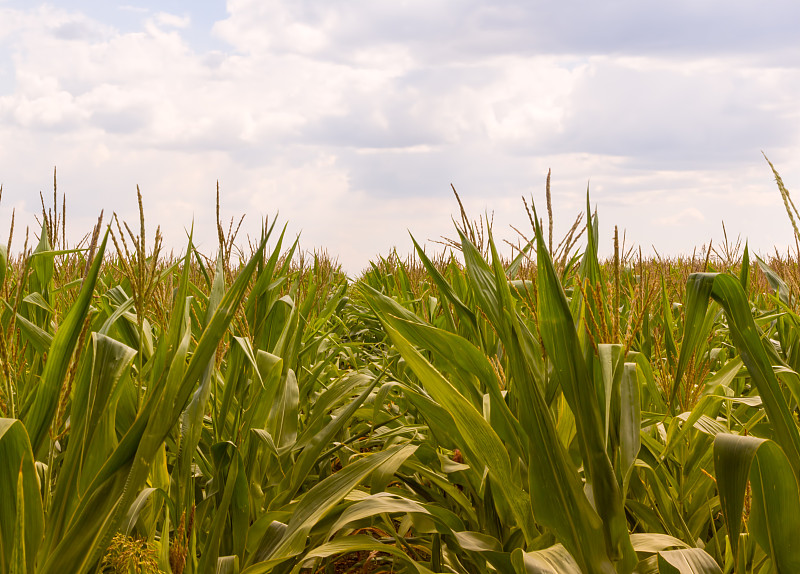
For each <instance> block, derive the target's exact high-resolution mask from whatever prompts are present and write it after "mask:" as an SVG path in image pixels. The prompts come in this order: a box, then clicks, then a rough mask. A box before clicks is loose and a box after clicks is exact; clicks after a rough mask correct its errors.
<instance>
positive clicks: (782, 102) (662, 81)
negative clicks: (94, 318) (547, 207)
mask: <svg viewBox="0 0 800 574" xmlns="http://www.w3.org/2000/svg"><path fill="white" fill-rule="evenodd" d="M531 6H534V8H531ZM582 6H583V8H582V10H581V11H580V14H581V16H580V17H579V18H577V19H575V20H574V21H573V20H570V25H569V26H567V25H566V24H565V23H564V22H565V20H564V18H566V13H567V12H566V8H554V7H553V5H550V6H545V5H537V4H535V3H534V4H528V3H522V2H511V1H505V2H502V3H500V4H488V3H485V2H477V1H474V0H469V1H467V2H458V3H456V2H454V1H451V0H437V1H434V2H422V1H421V0H415V1H413V2H403V3H376V2H372V1H363V2H349V1H348V2H338V1H331V2H311V1H297V2H286V1H279V0H270V1H269V2H259V1H254V0H231V1H229V2H228V17H227V18H226V19H225V20H221V21H219V22H217V23H216V24H215V25H214V28H213V34H214V35H215V36H216V38H217V39H219V40H221V41H222V42H224V49H218V50H213V51H197V49H196V48H194V47H193V44H190V43H189V42H188V41H187V38H188V36H189V34H190V33H195V32H196V31H194V30H193V28H194V27H195V26H196V24H195V23H196V22H197V21H198V20H199V19H198V17H197V13H196V12H191V13H187V14H182V15H174V14H166V13H155V14H154V15H151V16H148V17H145V18H143V20H142V22H141V25H140V27H139V28H138V29H136V30H135V31H134V32H123V31H121V30H119V29H116V28H114V27H113V26H111V25H110V24H108V23H106V22H101V21H97V20H95V19H92V18H90V17H88V16H86V15H84V14H81V13H79V12H77V11H74V10H69V9H65V8H55V7H52V6H43V7H38V8H33V9H25V10H22V9H10V8H0V48H3V49H4V50H5V52H6V53H7V54H11V59H9V60H8V63H7V64H6V63H4V61H3V60H0V78H13V82H10V83H6V84H5V85H4V86H0V126H2V128H3V134H4V139H5V140H6V141H7V142H9V141H10V142H13V145H5V144H4V145H3V146H0V181H3V182H4V196H5V197H4V198H3V204H2V205H0V217H6V218H7V217H9V214H10V211H9V210H10V207H11V205H12V204H13V205H16V206H17V207H18V208H19V209H20V213H22V212H26V213H28V215H30V214H31V213H32V212H33V211H36V209H37V208H36V205H37V203H38V197H37V192H38V191H39V189H44V190H46V189H47V188H48V187H49V185H50V183H49V179H50V177H51V170H52V166H53V165H56V164H57V165H58V166H59V174H60V181H61V189H65V190H67V192H68V196H69V202H70V205H69V206H68V210H71V213H72V214H74V215H73V216H72V219H71V221H73V222H74V225H75V226H76V227H78V229H76V231H75V233H76V234H80V235H82V233H83V231H84V228H85V227H88V226H90V225H91V223H92V221H93V219H94V218H95V217H96V213H97V212H98V211H99V210H100V209H101V208H106V209H107V210H117V211H119V212H120V213H121V215H123V216H126V217H131V218H133V217H135V208H136V205H135V199H134V198H135V196H134V193H135V185H136V184H137V183H138V184H140V185H141V188H142V192H143V194H144V197H145V207H146V209H147V210H148V221H151V222H153V224H154V225H155V222H159V223H161V224H162V226H163V227H164V228H165V233H166V236H167V238H168V240H169V241H171V242H173V245H175V246H176V247H180V246H181V245H182V244H183V243H184V228H187V227H189V226H190V225H191V222H192V219H193V218H194V220H195V222H196V226H195V228H196V232H197V235H198V237H200V238H201V240H202V241H203V242H204V243H205V244H206V245H207V246H208V247H209V249H212V248H213V245H214V238H215V233H214V226H213V212H214V210H213V197H214V183H215V181H216V180H217V179H219V180H220V182H221V185H222V191H223V209H224V211H226V212H227V213H229V214H230V215H233V214H237V213H243V212H244V213H247V214H248V216H247V220H246V224H245V230H246V231H247V232H250V233H253V234H255V233H256V232H257V229H258V225H259V222H260V219H261V217H262V216H266V215H270V216H271V215H272V214H274V213H275V212H276V211H280V212H281V215H282V217H286V218H288V219H289V220H290V222H291V226H292V227H291V229H292V233H294V232H297V231H298V230H300V229H302V230H303V244H304V245H306V246H307V247H309V248H311V247H313V246H319V245H322V246H325V247H326V248H327V249H328V251H329V252H331V253H333V254H339V255H340V256H341V259H342V261H343V262H344V263H345V264H346V265H347V267H348V268H349V269H350V270H351V271H358V270H360V269H362V268H363V267H364V266H365V264H366V261H367V259H368V258H369V257H371V256H374V255H375V254H377V253H385V252H386V251H387V250H388V249H389V248H390V247H391V246H393V245H396V246H397V247H398V248H400V249H401V251H405V250H407V248H408V247H409V246H410V241H409V240H408V238H407V234H406V229H411V231H412V232H413V233H414V234H415V236H416V237H418V238H419V239H423V240H424V239H428V238H437V237H439V236H440V235H447V234H449V233H450V214H451V213H454V212H455V211H456V205H455V203H454V201H453V199H452V198H451V194H450V191H449V184H450V182H454V183H455V184H456V187H457V188H458V189H459V193H461V195H462V198H463V199H464V201H465V203H466V204H467V205H468V207H469V208H470V210H471V211H472V212H473V214H474V215H476V216H477V215H479V214H481V213H483V212H484V211H485V210H489V211H491V210H495V211H496V221H497V222H498V225H501V226H502V225H504V224H505V223H514V224H515V225H517V226H524V225H525V223H526V220H527V216H526V215H525V213H524V210H523V209H522V205H521V201H520V200H519V196H520V195H523V194H525V195H530V194H534V195H535V196H536V198H537V199H540V200H541V198H542V194H543V188H544V176H545V174H546V172H547V169H548V167H552V168H553V174H554V179H553V181H554V187H553V189H554V194H555V202H556V205H555V207H556V216H557V226H558V224H559V223H558V222H559V221H563V225H564V226H569V224H571V222H572V218H573V216H574V214H575V213H576V212H577V211H578V210H581V209H583V207H584V205H585V190H586V185H587V182H589V181H590V180H591V190H592V202H593V204H598V206H599V210H600V215H601V224H604V225H605V224H606V222H607V223H619V224H620V225H621V226H623V227H627V228H628V230H629V233H628V237H629V238H631V239H633V240H634V241H636V242H641V243H644V244H646V245H649V244H650V243H654V244H656V246H657V247H658V248H659V251H661V252H664V251H670V250H673V249H674V250H689V251H690V250H691V246H692V245H693V244H694V243H698V244H699V243H701V242H705V241H707V239H708V236H709V234H711V233H715V234H718V233H719V231H720V230H718V229H713V230H709V229H708V227H707V226H708V225H714V226H715V227H716V226H717V223H716V222H717V221H718V220H720V219H725V220H726V225H727V226H728V230H729V233H731V232H733V233H735V232H738V231H739V230H741V232H742V234H743V235H745V236H748V237H750V238H751V239H752V240H753V241H754V242H758V243H759V244H763V247H762V248H763V249H767V248H769V246H770V245H771V243H774V242H785V241H787V240H788V237H790V235H789V234H790V230H789V228H788V225H787V226H785V227H786V229H785V230H784V229H783V227H784V226H783V223H784V221H783V218H784V217H785V216H784V215H783V212H782V210H781V209H782V208H781V204H780V199H779V196H778V194H777V192H776V191H775V189H774V184H773V183H771V176H770V173H769V171H768V169H766V166H765V163H764V162H763V159H762V158H761V157H760V150H761V149H764V150H765V151H766V152H767V153H768V155H769V156H770V158H771V159H773V161H775V162H776V165H778V167H779V168H780V169H781V170H782V172H783V175H784V179H785V181H786V182H787V184H788V185H789V186H790V188H791V186H792V184H791V182H792V181H798V180H800V168H799V167H797V166H795V164H794V163H793V162H794V160H795V159H796V157H797V151H798V147H799V146H800V144H799V143H798V141H797V135H796V134H797V133H798V127H800V126H798V118H800V112H798V111H797V108H796V104H795V101H796V97H795V94H796V93H797V91H798V89H799V88H800V67H798V66H800V63H796V62H795V63H793V58H792V57H791V56H789V55H787V54H789V53H790V52H791V50H789V49H788V48H790V47H795V48H798V46H797V45H796V42H795V41H794V40H791V39H790V38H787V37H783V36H782V37H780V38H779V39H772V40H770V39H769V34H767V32H768V31H770V29H769V26H768V25H767V24H765V23H764V22H761V21H759V22H757V23H754V22H749V21H748V20H747V18H750V17H751V16H752V14H751V13H750V12H749V11H748V10H744V9H742V8H736V9H734V8H730V9H728V10H727V11H718V13H716V14H717V17H718V20H719V23H720V26H722V28H723V31H722V32H712V33H709V35H708V37H707V38H706V40H707V41H708V42H710V43H711V44H713V45H709V46H704V45H703V43H702V41H701V40H702V35H701V34H700V33H699V30H701V25H702V24H703V23H704V22H706V20H707V18H708V17H709V14H711V12H709V9H706V8H703V9H702V10H700V9H697V10H696V11H694V12H693V10H694V9H691V10H690V9H689V8H687V6H688V5H686V4H685V3H683V4H681V3H679V4H678V5H676V6H677V7H674V6H673V7H663V6H662V7H660V8H659V9H658V10H659V12H658V13H654V14H655V15H654V14H645V13H643V12H642V11H641V10H640V9H638V8H635V7H634V6H633V5H632V4H630V3H625V2H622V3H619V10H617V8H615V7H614V6H617V4H614V5H613V6H611V7H609V8H607V9H605V8H601V7H598V6H596V5H594V4H591V5H589V4H583V5H582ZM717 8H719V6H717ZM199 9H201V8H193V10H199ZM720 10H721V9H720ZM772 10H773V13H774V14H777V15H780V14H783V15H784V16H785V17H789V16H790V15H791V14H792V13H793V12H792V11H793V10H794V8H793V7H792V5H789V4H778V5H776V6H773V7H772ZM695 12H696V13H695ZM148 14H149V13H148ZM636 18H639V19H640V20H639V21H638V22H640V23H641V22H643V23H644V24H643V25H644V27H645V29H646V30H645V31H649V36H648V34H645V33H636V34H633V33H632V31H636V30H637V27H636V25H637V20H636ZM659 18H660V19H661V20H662V21H663V22H664V26H663V27H662V28H661V29H658V30H656V29H654V28H653V27H654V26H657V24H658V19H659ZM679 22H683V26H684V27H683V28H680V27H679V26H678V23H679ZM600 24H603V25H605V26H606V28H604V27H603V25H600ZM748 26H751V27H753V29H752V30H751V36H748V37H747V38H746V39H744V40H742V41H743V42H744V43H745V44H746V45H752V44H754V43H755V39H757V38H761V39H763V40H764V42H763V46H762V47H760V48H758V49H756V48H753V50H752V53H750V54H746V53H744V51H743V50H741V49H740V48H739V47H737V45H736V43H735V42H733V38H734V36H735V34H734V32H735V31H737V30H746V29H748ZM647 27H650V28H649V29H647ZM773 27H774V28H773V29H772V31H773V32H780V31H781V30H783V27H784V23H783V20H782V19H781V18H775V23H774V24H773ZM629 32H630V33H629ZM626 34H627V35H626ZM792 42H795V44H794V45H791V43H792ZM671 46H672V47H671ZM798 53H800V49H798ZM776 220H777V221H778V222H779V223H777V224H776V223H775V221H776ZM0 221H3V220H2V219H0ZM81 221H84V222H85V225H84V226H83V227H79V223H80V222H81ZM677 224H684V225H682V227H681V228H680V230H681V233H680V234H676V233H673V232H671V231H669V227H670V226H674V225H677ZM0 229H2V226H0ZM498 233H499V235H501V236H502V235H503V232H500V231H498ZM607 235H610V233H608V234H607ZM509 237H513V233H512V234H510V235H509ZM0 239H2V238H0Z"/></svg>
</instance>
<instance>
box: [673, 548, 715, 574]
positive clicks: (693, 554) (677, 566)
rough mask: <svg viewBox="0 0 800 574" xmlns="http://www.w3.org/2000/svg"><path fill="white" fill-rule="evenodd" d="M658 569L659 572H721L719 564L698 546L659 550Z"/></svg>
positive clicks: (695, 573)
mask: <svg viewBox="0 0 800 574" xmlns="http://www.w3.org/2000/svg"><path fill="white" fill-rule="evenodd" d="M658 571H659V573H660V574H722V568H720V567H719V564H717V563H716V562H715V561H714V559H713V558H712V557H711V556H710V555H709V554H708V553H707V552H706V551H705V550H702V549H700V548H684V549H681V550H666V551H664V552H659V553H658Z"/></svg>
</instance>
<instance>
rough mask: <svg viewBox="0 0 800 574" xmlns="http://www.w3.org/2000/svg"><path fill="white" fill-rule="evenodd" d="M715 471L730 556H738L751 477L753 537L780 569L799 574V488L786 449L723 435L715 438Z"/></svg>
mask: <svg viewBox="0 0 800 574" xmlns="http://www.w3.org/2000/svg"><path fill="white" fill-rule="evenodd" d="M714 469H715V471H716V475H717V485H718V489H719V496H720V502H721V505H722V510H723V514H724V516H725V525H726V527H727V529H728V539H729V541H730V544H731V550H732V554H733V555H734V556H737V555H738V550H737V548H738V544H739V533H740V532H741V524H742V512H743V508H744V497H745V490H746V487H747V481H748V479H749V480H750V483H751V485H752V492H753V504H752V507H751V511H750V531H751V533H752V535H753V536H754V537H755V539H756V541H757V542H758V544H759V545H760V546H761V547H762V548H763V549H764V551H765V552H766V553H767V554H768V555H769V556H770V557H771V558H772V560H773V562H774V563H775V564H776V565H777V567H778V571H779V572H799V571H800V547H798V545H797V541H796V537H797V532H798V531H800V489H798V483H797V480H796V478H795V475H794V473H793V472H792V467H791V465H790V464H789V461H788V459H787V457H786V455H785V454H784V452H783V451H782V450H781V449H780V448H779V447H778V445H777V444H775V443H774V442H773V441H770V440H765V439H759V438H756V437H752V436H738V435H732V434H719V435H717V437H716V439H715V440H714ZM737 564H738V561H737ZM737 574H743V573H742V572H739V571H737Z"/></svg>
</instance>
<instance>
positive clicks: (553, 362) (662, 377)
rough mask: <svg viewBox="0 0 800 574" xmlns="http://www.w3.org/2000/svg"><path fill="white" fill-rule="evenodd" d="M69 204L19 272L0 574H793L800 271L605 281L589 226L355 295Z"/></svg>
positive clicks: (708, 267)
mask: <svg viewBox="0 0 800 574" xmlns="http://www.w3.org/2000/svg"><path fill="white" fill-rule="evenodd" d="M775 175H776V178H777V180H778V186H779V190H780V191H781V194H782V195H783V197H784V199H785V201H786V205H787V209H790V211H789V215H790V217H792V221H794V220H795V219H796V218H797V213H796V212H792V211H791V209H793V204H792V203H791V198H790V197H789V195H788V192H787V191H786V190H785V187H784V186H783V183H782V181H781V180H780V178H779V177H778V176H777V173H776V174H775ZM548 204H549V196H548ZM56 205H57V202H56V201H55V198H54V207H53V209H52V210H45V209H44V208H43V212H42V217H41V220H40V223H41V232H40V233H39V234H38V239H37V241H38V243H37V244H36V247H35V248H33V249H28V239H27V238H26V240H25V246H24V248H23V249H22V251H21V252H20V253H19V254H17V255H15V254H14V253H13V252H12V250H11V249H10V245H11V240H10V238H9V241H8V244H7V246H4V247H0V300H1V301H0V302H1V303H2V307H0V319H2V325H0V327H1V328H0V572H1V573H7V572H8V573H12V572H13V573H23V572H25V573H40V572H41V573H51V572H52V573H58V572H76V573H84V572H125V573H128V572H140V573H143V572H148V573H149V572H172V573H174V574H182V573H216V572H219V573H239V572H242V573H247V574H255V573H268V572H274V573H284V572H285V573H289V572H298V573H299V572H309V573H310V572H314V573H316V572H370V571H373V572H374V571H410V572H457V573H481V572H500V573H509V574H511V573H514V574H527V573H531V574H533V573H560V572H565V573H570V572H576V573H578V572H585V573H612V572H621V573H632V572H638V573H651V572H652V573H655V572H663V573H673V572H679V573H719V572H725V573H726V574H727V573H736V574H743V573H759V574H762V573H763V574H767V573H770V572H798V571H800V545H797V544H795V538H796V536H797V532H798V531H800V489H799V488H798V484H800V482H799V481H800V432H798V419H797V414H796V413H797V412H798V408H799V406H798V405H799V403H800V376H799V375H798V371H800V329H798V327H800V316H799V315H798V307H797V299H796V294H795V292H796V286H797V285H798V280H799V279H800V273H798V266H797V262H796V258H795V259H792V257H791V255H787V256H783V257H781V256H779V255H777V254H776V256H774V257H772V258H771V259H770V260H769V261H764V260H762V259H760V258H757V257H755V258H752V259H751V256H750V254H749V252H748V249H747V247H746V246H745V247H744V249H743V250H742V249H741V246H740V245H736V246H734V247H731V246H730V245H729V243H728V241H727V238H726V241H725V244H724V246H723V247H721V248H717V249H715V250H712V248H711V246H710V245H709V247H708V248H704V252H703V254H701V255H700V256H699V257H694V256H693V257H692V258H691V259H688V258H684V259H672V260H669V259H662V258H650V259H644V258H642V256H641V254H639V255H638V258H637V254H634V253H632V252H631V251H627V252H626V250H625V248H624V247H622V248H620V246H619V245H618V241H617V237H616V233H615V256H614V258H613V259H611V260H609V261H601V260H600V259H599V258H598V243H599V237H600V225H599V220H598V217H597V215H596V214H594V215H592V213H591V210H590V206H589V204H588V199H587V209H586V214H587V215H586V217H585V223H584V227H583V231H580V224H581V222H582V220H581V219H580V218H579V219H578V220H577V221H576V223H575V225H573V227H572V229H571V230H570V232H569V233H568V235H567V237H565V239H564V241H562V242H561V243H560V244H557V245H556V246H555V248H554V246H553V243H554V242H553V237H552V228H553V227H552V221H550V222H549V223H550V225H549V227H547V228H545V227H544V225H543V223H542V222H541V221H542V220H540V219H539V217H538V214H537V212H536V210H535V209H533V208H532V209H531V211H530V222H531V233H532V236H531V237H530V238H524V240H523V241H522V242H521V244H520V245H519V247H518V249H517V250H516V251H515V252H514V253H513V258H512V259H507V258H503V257H501V255H500V253H499V250H498V246H497V244H496V243H495V241H494V237H493V234H492V229H491V225H489V224H486V222H482V221H479V222H471V221H469V220H468V218H467V216H466V213H464V211H463V208H462V218H461V221H460V223H458V224H457V225H456V230H455V232H456V234H457V236H456V237H455V238H454V239H451V240H446V243H447V244H448V245H449V246H450V248H451V252H450V254H449V255H446V256H438V257H437V258H434V259H432V258H430V257H429V256H428V254H426V252H425V250H424V249H422V247H421V246H420V245H419V244H417V243H416V242H413V246H414V250H415V256H414V258H413V259H410V260H408V261H405V262H403V261H401V260H400V259H399V258H398V257H397V256H396V254H393V255H391V256H388V257H386V258H380V259H378V260H376V261H375V262H373V263H372V264H370V267H369V268H368V269H367V270H365V271H364V272H363V273H362V275H361V276H360V277H359V278H357V279H356V280H348V279H347V277H346V276H345V274H344V273H342V271H341V270H340V269H339V268H338V267H337V265H336V264H335V263H334V262H332V261H331V260H330V259H329V258H328V257H327V256H325V255H324V254H318V255H316V256H308V255H307V254H306V255H302V254H300V253H299V251H300V250H299V248H298V243H297V241H296V240H295V241H291V240H288V239H287V238H286V236H285V229H284V230H281V229H280V228H277V227H276V226H275V224H274V222H273V223H272V224H271V225H269V226H267V225H265V227H264V229H263V232H262V234H261V236H260V237H259V238H258V240H257V241H254V242H251V245H250V246H249V251H248V252H247V253H245V252H244V251H242V250H237V249H236V248H235V246H234V237H235V233H232V232H229V233H228V235H227V237H226V235H225V234H224V233H223V228H222V226H221V225H220V226H219V232H220V233H219V234H220V242H219V243H220V248H219V252H218V254H217V257H216V259H215V260H214V259H208V258H206V257H205V256H204V255H203V254H202V253H200V252H199V251H198V250H197V249H196V248H195V247H194V245H193V242H192V240H191V237H190V238H189V239H188V243H187V247H186V249H185V251H184V253H183V255H182V256H180V257H173V256H165V255H164V254H163V253H162V252H161V243H160V234H159V233H158V232H156V234H155V239H154V241H153V242H152V243H151V244H150V245H148V244H147V242H146V239H145V221H144V215H143V212H142V214H141V219H140V222H139V227H138V230H137V231H136V232H134V231H133V230H132V229H131V228H130V227H129V226H128V225H126V224H124V223H120V222H118V221H116V219H115V220H114V221H113V222H112V225H111V226H107V227H105V228H104V227H102V225H101V224H100V223H98V226H97V228H96V229H95V232H94V234H93V236H91V237H87V239H86V241H85V242H83V243H82V244H81V245H80V246H79V247H76V248H69V247H68V245H67V243H66V240H65V236H66V234H65V232H64V225H65V222H64V218H63V213H64V209H63V207H62V210H61V212H60V214H59V211H58V209H57V208H56ZM526 207H527V206H526ZM140 208H141V196H140ZM548 208H549V205H548ZM548 212H550V209H548ZM232 229H233V227H232V226H231V230H232ZM12 230H13V227H12ZM32 243H33V241H31V244H32Z"/></svg>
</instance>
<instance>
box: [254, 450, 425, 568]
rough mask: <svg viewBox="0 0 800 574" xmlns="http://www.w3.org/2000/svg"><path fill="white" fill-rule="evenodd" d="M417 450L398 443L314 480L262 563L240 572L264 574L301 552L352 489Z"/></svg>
mask: <svg viewBox="0 0 800 574" xmlns="http://www.w3.org/2000/svg"><path fill="white" fill-rule="evenodd" d="M416 449H417V447H416V446H414V445H398V446H395V447H391V448H389V449H387V450H385V451H381V452H377V453H374V454H371V455H369V456H366V457H364V458H362V459H360V460H358V461H356V462H354V463H352V464H349V465H347V466H346V467H345V468H343V469H342V470H340V471H339V472H337V473H335V474H333V475H331V476H329V477H328V478H326V479H325V480H323V481H321V482H319V483H317V484H316V485H315V486H314V487H313V488H312V489H311V490H309V491H308V492H307V493H306V494H305V495H304V496H303V498H302V499H301V500H300V502H299V503H298V505H297V506H296V507H295V509H294V512H293V513H292V517H291V519H290V520H289V523H288V524H287V525H286V528H285V530H284V531H283V535H282V536H281V538H280V540H279V541H278V542H277V544H276V545H275V546H274V547H273V548H272V550H271V551H270V552H269V553H268V554H267V556H266V559H265V560H264V561H262V562H259V563H256V564H253V565H251V566H249V567H247V568H245V569H244V570H243V572H242V574H266V573H267V572H270V571H271V570H272V568H273V567H274V566H275V565H276V564H278V563H280V562H283V561H284V560H286V559H288V558H291V557H293V556H297V555H298V554H300V553H301V552H303V550H304V548H305V545H306V538H307V536H308V533H309V532H310V531H311V528H312V527H313V526H314V525H315V524H317V523H318V522H319V521H320V520H321V519H322V518H323V517H324V516H326V515H327V514H328V513H329V512H330V511H331V510H332V509H333V508H334V507H335V506H336V505H337V504H339V502H341V501H342V499H344V497H345V496H346V495H347V493H349V492H350V491H351V490H352V489H353V488H355V487H356V485H358V484H359V483H360V482H361V481H362V480H364V479H365V478H366V477H367V476H369V475H370V474H371V473H372V472H373V471H374V470H376V469H377V468H379V467H380V466H381V465H383V464H385V463H388V462H390V461H392V459H394V458H399V459H401V460H405V459H407V458H408V457H409V456H411V455H412V454H413V453H414V451H415V450H416Z"/></svg>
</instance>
